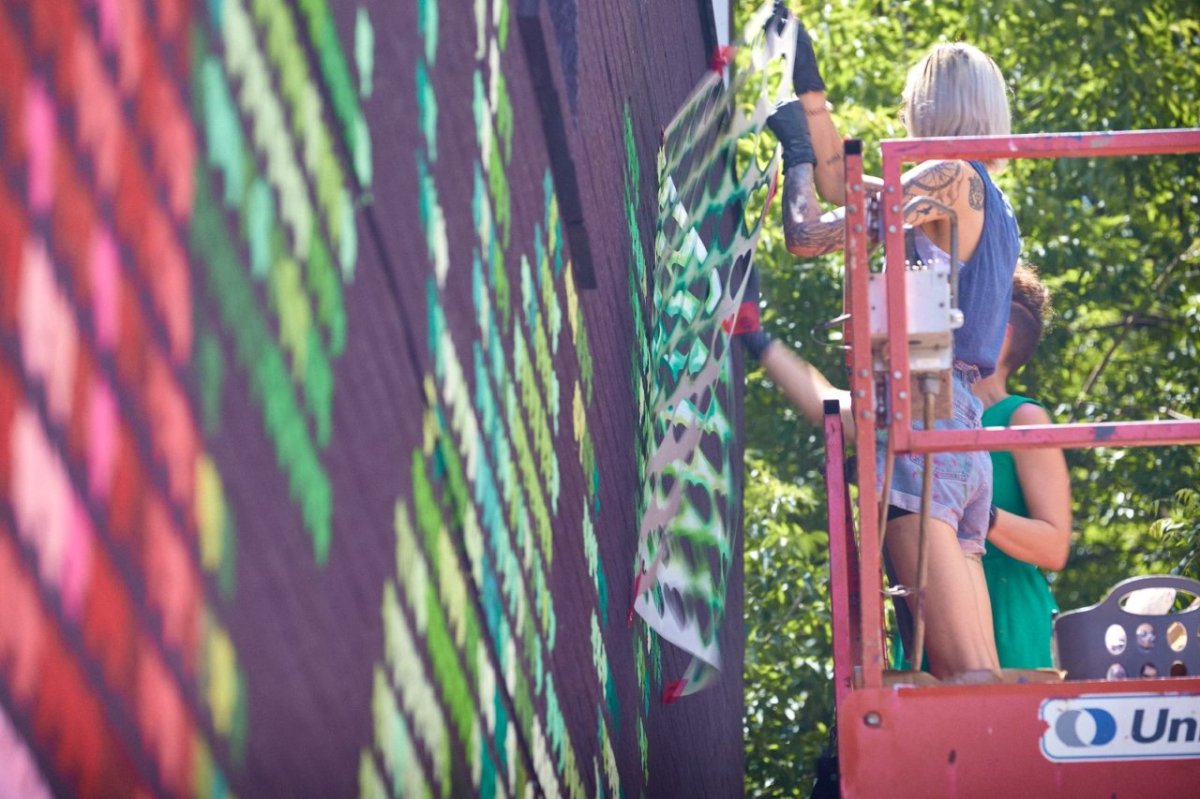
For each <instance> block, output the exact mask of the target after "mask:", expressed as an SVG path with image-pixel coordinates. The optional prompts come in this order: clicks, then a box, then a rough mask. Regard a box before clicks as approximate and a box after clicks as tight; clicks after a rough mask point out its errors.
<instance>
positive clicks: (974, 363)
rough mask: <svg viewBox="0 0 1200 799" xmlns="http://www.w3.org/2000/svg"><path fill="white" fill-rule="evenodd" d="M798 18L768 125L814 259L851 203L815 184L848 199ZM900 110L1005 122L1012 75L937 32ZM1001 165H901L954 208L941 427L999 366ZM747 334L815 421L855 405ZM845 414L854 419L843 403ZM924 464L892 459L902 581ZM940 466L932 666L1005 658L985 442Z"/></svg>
mask: <svg viewBox="0 0 1200 799" xmlns="http://www.w3.org/2000/svg"><path fill="white" fill-rule="evenodd" d="M787 13H788V12H787V11H786V9H785V8H782V6H780V9H779V13H778V14H777V16H776V18H775V19H774V20H773V21H772V23H770V24H776V23H777V22H778V23H779V24H780V29H782V22H783V21H784V20H786V15H787ZM799 31H800V32H799V36H798V41H797V57H796V62H795V64H796V66H795V72H794V74H793V87H794V89H795V93H796V99H794V100H792V101H790V102H788V103H786V104H784V105H782V106H780V107H779V108H778V109H777V110H776V112H775V113H774V115H773V116H772V117H771V119H770V121H769V123H768V124H769V125H770V127H771V129H772V131H773V132H774V133H775V135H776V136H777V137H778V139H779V140H780V143H781V144H782V146H783V154H784V233H785V236H786V239H787V245H788V249H789V250H790V251H791V252H792V253H794V254H795V255H798V256H801V257H805V258H808V257H814V256H817V255H823V254H825V253H829V252H833V251H835V250H839V249H841V248H842V247H843V246H844V244H845V240H844V239H845V225H844V221H843V219H844V214H843V209H841V208H839V209H837V210H836V211H832V212H829V213H824V214H823V213H822V212H821V209H820V206H819V204H818V201H817V198H816V192H815V191H814V189H816V191H819V192H820V194H821V196H822V197H824V198H825V199H826V200H828V201H831V202H835V203H841V202H842V201H843V200H844V196H845V194H844V182H845V181H844V170H843V164H842V156H841V151H842V144H841V142H842V139H841V137H840V136H839V135H838V132H837V130H836V128H835V127H834V124H833V121H832V118H831V117H830V116H829V105H828V103H827V102H826V98H825V91H824V89H825V86H824V82H823V81H822V80H821V76H820V72H819V71H818V69H817V63H816V58H815V55H814V54H813V51H812V43H811V40H810V39H809V37H808V34H807V33H806V32H805V31H804V28H803V26H802V25H801V26H800V27H799ZM901 120H902V122H903V123H904V125H905V126H906V127H907V129H908V132H909V133H910V134H911V135H913V136H919V137H926V136H966V135H976V134H1007V133H1009V132H1010V130H1011V123H1010V116H1009V107H1008V98H1007V93H1006V89H1005V85H1004V78H1003V76H1002V75H1001V74H1000V70H999V69H998V68H997V67H996V64H995V63H994V62H993V61H992V60H991V59H990V58H989V57H988V56H987V55H985V54H984V53H982V52H980V51H979V50H978V49H976V48H974V47H972V46H971V45H968V44H963V43H956V44H940V45H937V46H935V47H934V48H933V49H932V50H931V51H930V52H929V53H928V54H927V55H925V56H924V57H923V58H922V59H921V60H920V61H918V62H917V64H916V65H915V66H914V67H913V68H912V69H911V70H910V71H909V73H908V81H907V85H906V86H905V89H904V97H903V106H902V110H901ZM810 131H811V135H810ZM999 166H1000V165H999V164H995V163H992V164H985V163H981V162H966V161H940V160H934V161H926V162H924V163H921V164H918V165H917V166H915V167H914V168H912V169H911V170H909V171H908V172H906V173H905V174H904V176H903V188H904V202H907V201H908V200H910V199H912V198H913V197H918V196H928V197H932V198H935V199H937V200H938V201H940V202H941V203H943V204H945V205H946V206H948V207H950V208H951V209H953V211H954V213H955V214H956V216H957V219H958V241H959V254H960V259H962V260H961V264H962V265H961V269H960V283H959V295H958V298H959V305H960V307H961V308H962V311H963V315H964V320H965V322H964V324H963V326H962V328H961V329H959V330H958V331H956V332H955V334H954V350H955V365H954V381H953V382H954V403H953V405H954V418H953V419H952V420H949V421H939V422H937V423H936V426H937V427H938V428H941V429H971V428H978V427H979V426H980V417H981V414H982V412H983V407H982V404H981V403H980V401H979V399H978V398H976V397H975V395H974V394H973V393H972V391H971V386H972V385H973V384H974V383H976V382H978V381H979V380H981V379H983V378H985V377H987V376H988V375H990V374H992V373H993V372H994V371H995V369H996V365H997V362H998V358H999V355H1000V347H1001V343H1002V341H1003V339H1004V331H1005V325H1006V323H1007V321H1008V312H1009V302H1010V299H1011V296H1012V278H1013V269H1014V268H1015V266H1016V263H1017V255H1018V253H1019V251H1020V236H1019V233H1018V231H1017V224H1016V220H1015V218H1014V217H1013V213H1012V209H1011V208H1010V207H1009V204H1008V201H1007V200H1006V199H1005V197H1004V195H1003V194H1002V193H1001V192H1000V190H999V189H998V188H997V187H996V185H995V184H994V183H993V182H992V178H991V174H990V173H991V170H992V169H995V168H998V167H999ZM873 185H875V186H878V185H879V183H878V181H875V182H874V184H873ZM905 221H906V222H907V223H908V224H911V225H912V226H913V227H914V228H915V230H916V232H915V239H916V244H917V248H918V252H919V253H920V255H921V256H922V258H923V260H925V261H926V262H927V263H928V262H935V261H939V260H940V261H942V262H943V264H945V263H948V261H949V256H948V255H947V254H946V252H947V250H949V248H950V247H949V242H950V222H949V218H948V216H947V215H946V214H945V213H944V212H943V211H941V210H939V209H937V208H934V207H933V206H931V205H928V204H926V205H923V206H920V207H918V208H917V209H915V210H913V211H911V212H909V214H908V215H907V217H906V219H905ZM742 338H743V341H744V342H745V343H746V345H747V348H748V349H749V350H750V352H751V354H753V355H756V356H757V357H758V358H759V359H760V360H761V362H762V364H763V368H764V369H765V370H766V372H767V373H768V375H769V376H770V377H771V378H772V379H773V380H774V381H775V382H776V383H777V384H778V385H780V387H781V388H782V389H783V390H784V391H785V393H787V394H788V396H789V398H790V399H791V400H792V401H793V402H794V403H795V404H797V405H798V406H799V407H800V409H801V410H802V411H803V412H804V413H805V414H806V415H807V416H808V417H809V418H810V419H812V420H813V421H814V422H818V423H819V421H820V418H821V401H822V400H823V399H826V398H838V399H841V400H842V403H843V408H844V409H848V407H849V403H848V401H847V398H846V394H845V392H842V391H838V390H836V389H833V388H832V387H831V386H830V384H829V383H828V381H826V380H825V379H824V378H823V377H821V375H820V374H819V373H817V372H816V370H815V369H813V368H812V366H810V365H809V364H808V363H806V362H805V361H803V360H802V359H801V358H799V357H798V356H797V355H795V354H794V353H793V352H791V351H790V350H789V349H787V348H786V347H785V346H783V345H782V344H780V343H778V342H774V341H771V340H770V339H769V337H767V336H766V335H765V334H761V333H760V334H758V335H757V336H753V335H752V336H743V337H742ZM843 416H844V417H846V418H847V419H848V421H849V422H850V424H853V419H852V418H849V416H848V414H846V413H845V412H843ZM922 464H923V458H922V457H920V456H902V457H900V458H898V459H897V462H896V467H895V472H894V478H893V483H892V491H891V493H890V495H889V496H888V497H887V499H886V501H887V502H888V519H889V521H888V525H887V535H886V542H887V555H888V557H889V560H890V561H891V564H892V566H893V568H894V571H895V575H896V578H897V579H898V581H899V582H900V583H902V584H904V585H908V586H911V585H914V584H915V583H916V572H917V538H918V535H919V527H920V522H919V516H918V513H919V511H920V498H921V473H922ZM934 474H935V478H934V485H933V504H932V507H931V511H930V517H931V518H930V528H931V529H930V530H929V538H928V553H929V556H928V558H929V559H928V575H929V581H928V588H927V589H926V593H925V597H924V599H923V604H922V612H923V613H924V614H925V618H926V622H927V626H926V630H927V635H926V648H927V652H928V655H929V663H930V669H931V671H932V672H933V673H934V675H935V676H938V677H942V678H948V677H955V676H962V675H968V674H969V673H971V672H981V671H983V672H995V671H996V670H997V669H998V668H999V662H998V660H997V657H996V644H995V641H994V640H993V636H992V620H991V607H990V605H989V602H988V594H987V587H986V583H985V581H984V574H983V569H982V567H981V565H980V557H981V556H982V554H983V552H984V550H985V544H984V541H985V539H986V537H987V533H988V528H989V521H990V519H991V517H992V512H991V507H992V506H991V461H990V460H989V458H988V455H987V453H984V452H973V453H944V454H938V455H935V456H934ZM972 676H974V675H972Z"/></svg>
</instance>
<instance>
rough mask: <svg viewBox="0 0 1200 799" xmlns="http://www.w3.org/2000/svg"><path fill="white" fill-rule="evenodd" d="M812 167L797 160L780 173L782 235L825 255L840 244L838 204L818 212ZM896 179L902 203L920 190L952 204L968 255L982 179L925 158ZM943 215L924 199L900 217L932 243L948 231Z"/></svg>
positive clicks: (792, 244) (979, 224) (807, 252)
mask: <svg viewBox="0 0 1200 799" xmlns="http://www.w3.org/2000/svg"><path fill="white" fill-rule="evenodd" d="M815 138H816V137H814V140H815ZM818 169H819V166H818ZM813 172H814V170H813V167H812V166H811V165H809V164H797V165H795V166H793V167H792V168H791V169H789V170H788V171H787V173H786V174H785V175H784V183H783V230H784V236H785V238H786V240H787V247H788V250H789V251H790V252H791V253H792V254H794V255H798V256H800V257H802V258H814V257H816V256H818V255H825V254H826V253H830V252H835V251H836V250H840V249H842V247H844V246H845V236H846V230H845V222H844V219H845V214H844V209H841V208H839V209H837V210H836V211H831V212H829V213H825V214H822V213H821V209H820V205H819V203H818V202H817V198H816V194H815V192H814V190H813V189H814V179H815V178H814V174H813ZM902 183H903V186H904V202H905V203H908V201H909V200H911V199H912V198H913V197H919V196H926V197H931V198H933V199H936V200H938V201H939V202H941V203H944V204H945V205H947V206H948V207H950V208H951V209H952V210H954V212H955V213H956V214H957V215H958V220H959V226H960V242H961V244H962V251H961V253H960V257H962V258H966V257H969V256H970V253H971V251H973V250H974V248H975V244H976V243H977V242H978V237H979V232H980V231H981V230H982V228H983V197H984V192H983V181H982V180H981V179H980V177H979V176H978V175H977V174H976V173H975V170H973V169H971V167H969V166H968V165H967V164H966V163H964V162H963V161H926V162H925V163H922V164H920V165H918V166H916V167H914V168H913V169H911V170H909V171H908V172H907V173H905V175H904V177H903V179H902ZM946 220H947V215H946V213H945V212H944V211H943V210H942V209H940V208H936V207H934V206H932V205H929V204H923V205H918V206H917V207H915V208H913V209H911V210H910V211H909V212H908V213H907V214H906V215H905V217H904V221H905V222H906V223H908V224H910V225H915V226H917V227H922V228H926V231H927V233H930V234H931V235H930V238H932V239H933V240H934V241H935V243H938V244H940V243H941V241H942V240H944V239H945V238H946V236H948V232H947V233H946V235H945V236H944V235H940V232H939V227H940V225H942V224H945V222H946ZM926 226H928V227H926Z"/></svg>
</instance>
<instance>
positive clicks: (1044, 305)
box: [1004, 263, 1050, 372]
mask: <svg viewBox="0 0 1200 799" xmlns="http://www.w3.org/2000/svg"><path fill="white" fill-rule="evenodd" d="M1049 316H1050V289H1048V288H1046V284H1044V283H1042V281H1041V278H1039V277H1038V273H1037V267H1035V266H1034V265H1033V264H1027V263H1019V264H1017V269H1016V271H1015V272H1013V294H1012V307H1011V308H1010V310H1009V313H1008V323H1009V325H1010V326H1011V328H1012V333H1011V334H1010V336H1009V338H1008V350H1007V351H1006V352H1005V354H1004V365H1005V366H1007V367H1008V370H1009V371H1010V372H1015V371H1017V370H1018V369H1020V368H1021V367H1022V366H1024V365H1025V364H1027V363H1029V359H1030V358H1032V357H1033V353H1034V352H1035V351H1036V350H1037V346H1038V342H1039V341H1041V339H1042V331H1043V330H1044V329H1045V327H1046V320H1047V319H1048V318H1049Z"/></svg>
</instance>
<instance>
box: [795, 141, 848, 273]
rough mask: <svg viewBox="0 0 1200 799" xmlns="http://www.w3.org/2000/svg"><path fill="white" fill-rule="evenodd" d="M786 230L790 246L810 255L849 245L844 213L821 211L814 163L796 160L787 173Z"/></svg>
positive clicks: (808, 256) (832, 250) (801, 253)
mask: <svg viewBox="0 0 1200 799" xmlns="http://www.w3.org/2000/svg"><path fill="white" fill-rule="evenodd" d="M783 233H784V237H785V238H786V240H787V246H788V249H789V250H791V251H792V252H793V253H796V254H797V255H801V256H804V257H806V258H811V257H815V256H817V255H825V254H826V253H831V252H834V251H836V250H840V249H842V247H843V246H845V237H846V229H845V223H844V222H843V221H842V215H841V214H840V213H831V214H825V215H822V214H821V206H820V203H819V202H818V201H817V195H816V192H815V191H814V187H813V167H812V164H796V165H795V166H793V167H792V168H791V169H789V170H788V171H787V172H786V173H785V174H784V176H783Z"/></svg>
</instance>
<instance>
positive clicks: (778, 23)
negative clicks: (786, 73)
mask: <svg viewBox="0 0 1200 799" xmlns="http://www.w3.org/2000/svg"><path fill="white" fill-rule="evenodd" d="M791 15H792V12H791V11H789V10H788V7H787V4H786V3H784V2H783V0H776V3H775V10H774V13H772V14H771V18H770V19H769V20H767V28H768V30H769V29H770V27H771V26H772V25H774V26H775V31H776V33H782V32H783V28H784V25H786V24H787V21H788V17H790V16H791ZM792 89H793V90H794V91H795V92H796V94H797V95H801V94H804V93H805V92H823V91H825V81H823V80H821V70H820V69H819V68H818V67H817V54H816V53H814V52H813V44H812V37H810V36H809V35H808V31H807V30H806V29H805V28H804V23H802V22H801V21H800V20H799V19H797V20H796V57H795V60H794V61H793V64H792Z"/></svg>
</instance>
